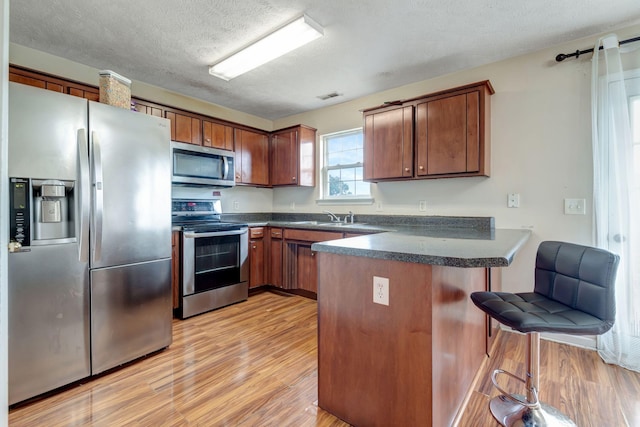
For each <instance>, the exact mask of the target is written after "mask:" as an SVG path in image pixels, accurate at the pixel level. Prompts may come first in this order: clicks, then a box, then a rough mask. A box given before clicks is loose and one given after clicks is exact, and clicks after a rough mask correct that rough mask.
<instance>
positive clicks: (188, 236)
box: [183, 228, 249, 239]
mask: <svg viewBox="0 0 640 427" xmlns="http://www.w3.org/2000/svg"><path fill="white" fill-rule="evenodd" d="M248 231H249V229H248V228H243V229H241V230H233V231H215V232H211V233H194V232H193V231H185V232H184V233H183V235H184V237H185V239H197V238H200V237H222V236H237V235H240V234H246V233H247V232H248Z"/></svg>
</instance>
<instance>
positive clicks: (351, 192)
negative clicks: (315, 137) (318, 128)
mask: <svg viewBox="0 0 640 427" xmlns="http://www.w3.org/2000/svg"><path fill="white" fill-rule="evenodd" d="M363 145H364V142H363V134H362V128H360V129H353V130H348V131H343V132H337V133H332V134H328V135H323V136H322V150H323V156H322V157H323V158H322V160H323V163H322V165H323V167H322V199H323V200H334V201H339V200H352V199H361V200H362V201H368V202H371V199H370V197H371V190H370V184H369V183H368V182H363V181H362V174H363V169H362V160H363V156H364V154H363V152H364V150H363Z"/></svg>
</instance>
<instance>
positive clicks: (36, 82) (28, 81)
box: [9, 72, 64, 93]
mask: <svg viewBox="0 0 640 427" xmlns="http://www.w3.org/2000/svg"><path fill="white" fill-rule="evenodd" d="M9 81H10V82H15V83H22V84H24V85H28V86H34V87H39V88H40V89H47V90H52V91H54V92H63V93H64V86H63V85H61V84H60V83H57V82H51V81H47V80H44V79H39V78H37V77H35V76H25V75H22V74H18V73H12V72H9Z"/></svg>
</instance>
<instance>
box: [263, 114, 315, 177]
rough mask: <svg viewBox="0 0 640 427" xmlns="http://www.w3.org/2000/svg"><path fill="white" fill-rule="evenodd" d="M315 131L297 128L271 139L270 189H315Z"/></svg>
mask: <svg viewBox="0 0 640 427" xmlns="http://www.w3.org/2000/svg"><path fill="white" fill-rule="evenodd" d="M315 147H316V129H313V128H311V127H308V126H304V125H298V126H294V127H291V128H287V129H281V130H278V131H276V132H274V133H273V134H272V135H271V147H270V153H271V185H273V186H281V185H282V186H284V185H297V186H301V187H314V186H315V184H316V183H315V176H316V174H315V152H316V149H315Z"/></svg>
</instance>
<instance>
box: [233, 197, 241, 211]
mask: <svg viewBox="0 0 640 427" xmlns="http://www.w3.org/2000/svg"><path fill="white" fill-rule="evenodd" d="M233 209H234V210H236V211H239V210H240V202H239V201H237V200H234V201H233Z"/></svg>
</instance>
